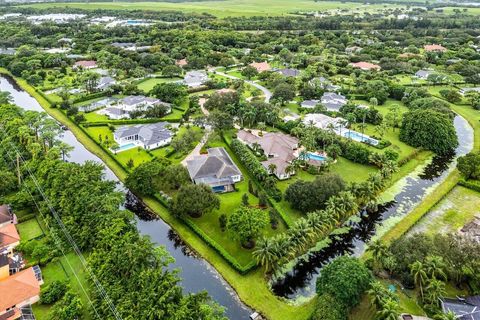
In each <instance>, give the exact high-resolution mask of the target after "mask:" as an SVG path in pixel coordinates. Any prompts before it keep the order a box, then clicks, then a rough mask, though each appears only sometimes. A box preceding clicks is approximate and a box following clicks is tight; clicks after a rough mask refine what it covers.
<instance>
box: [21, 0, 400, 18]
mask: <svg viewBox="0 0 480 320" xmlns="http://www.w3.org/2000/svg"><path fill="white" fill-rule="evenodd" d="M29 6H32V7H37V8H51V7H54V6H57V7H73V8H82V9H87V10H88V9H90V10H95V9H111V10H125V9H129V10H133V9H138V10H180V11H185V12H192V13H204V12H206V13H210V14H213V15H215V16H217V17H221V18H222V17H229V16H247V17H248V16H280V15H286V14H288V13H291V12H295V11H325V10H334V9H349V10H352V11H356V12H358V11H374V10H376V9H380V8H383V5H381V4H378V5H377V4H375V5H363V4H361V3H348V2H345V3H342V2H339V1H319V2H314V1H310V0H297V1H295V2H292V1H290V0H264V1H262V5H261V6H260V5H259V4H258V1H256V0H224V1H201V2H181V3H170V2H136V3H132V2H116V3H88V4H85V3H58V4H52V3H49V4H34V5H29ZM389 7H391V8H395V7H400V6H398V5H394V4H391V5H389Z"/></svg>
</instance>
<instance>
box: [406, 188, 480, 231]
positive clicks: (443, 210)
mask: <svg viewBox="0 0 480 320" xmlns="http://www.w3.org/2000/svg"><path fill="white" fill-rule="evenodd" d="M479 213H480V193H478V192H476V191H473V190H470V189H467V188H465V187H461V186H456V187H455V188H453V190H452V191H450V193H448V195H447V196H446V197H445V198H444V199H443V200H442V201H440V202H439V203H438V204H437V205H435V207H433V208H432V210H430V212H428V213H427V214H426V215H425V216H424V217H423V218H422V219H421V220H420V221H419V222H418V223H417V224H416V225H415V227H413V228H412V230H411V232H412V233H415V232H426V233H427V234H435V233H438V232H442V233H448V232H457V231H458V230H459V229H460V228H461V227H463V226H464V225H465V224H467V223H468V222H469V221H471V220H472V219H473V218H474V217H475V215H477V214H479Z"/></svg>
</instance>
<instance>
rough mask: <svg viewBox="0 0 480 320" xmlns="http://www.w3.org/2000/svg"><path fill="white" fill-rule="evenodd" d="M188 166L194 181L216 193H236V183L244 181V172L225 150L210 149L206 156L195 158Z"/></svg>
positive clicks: (189, 161)
mask: <svg viewBox="0 0 480 320" xmlns="http://www.w3.org/2000/svg"><path fill="white" fill-rule="evenodd" d="M186 164H187V170H188V173H189V174H190V178H191V179H192V181H193V182H194V183H195V184H206V185H208V186H210V187H211V188H212V190H213V191H214V192H218V193H221V192H230V191H234V190H235V183H237V182H240V181H241V180H242V179H243V176H242V172H241V171H240V169H239V168H238V167H237V165H236V164H235V162H233V160H232V158H231V157H230V155H229V154H228V152H227V151H226V150H225V148H210V149H208V150H207V154H206V155H200V156H195V157H193V158H192V159H191V160H188V161H187V163H186Z"/></svg>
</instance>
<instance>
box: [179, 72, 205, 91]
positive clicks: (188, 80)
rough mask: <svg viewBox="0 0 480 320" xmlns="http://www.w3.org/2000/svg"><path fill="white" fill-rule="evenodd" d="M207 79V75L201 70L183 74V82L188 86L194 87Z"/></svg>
mask: <svg viewBox="0 0 480 320" xmlns="http://www.w3.org/2000/svg"><path fill="white" fill-rule="evenodd" d="M207 81H208V75H207V73H206V72H205V71H203V70H197V71H189V72H187V73H186V74H185V77H184V79H183V83H184V84H186V85H187V86H188V87H189V88H196V87H199V86H201V85H203V84H204V83H205V82H207Z"/></svg>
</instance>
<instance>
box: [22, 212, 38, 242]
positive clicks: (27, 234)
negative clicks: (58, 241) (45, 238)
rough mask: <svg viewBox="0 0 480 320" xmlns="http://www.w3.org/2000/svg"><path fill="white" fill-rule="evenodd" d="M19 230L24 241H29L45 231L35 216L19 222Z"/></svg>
mask: <svg viewBox="0 0 480 320" xmlns="http://www.w3.org/2000/svg"><path fill="white" fill-rule="evenodd" d="M17 230H18V233H19V234H20V239H22V241H28V240H31V239H35V238H37V237H40V236H41V235H43V231H42V229H41V228H40V225H39V224H38V221H37V219H35V218H34V219H30V220H27V221H24V222H22V223H19V224H17Z"/></svg>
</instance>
